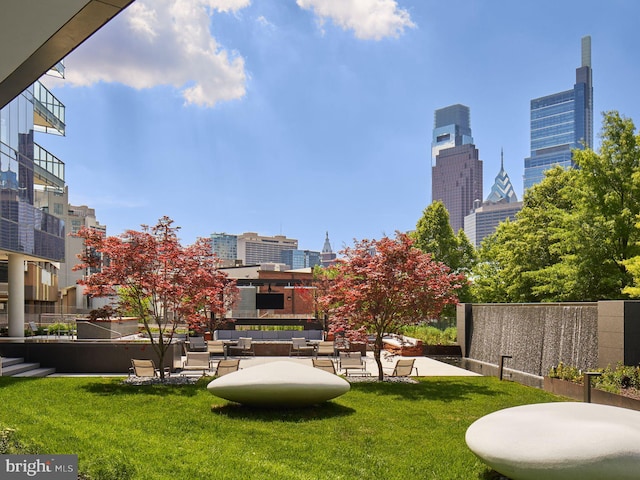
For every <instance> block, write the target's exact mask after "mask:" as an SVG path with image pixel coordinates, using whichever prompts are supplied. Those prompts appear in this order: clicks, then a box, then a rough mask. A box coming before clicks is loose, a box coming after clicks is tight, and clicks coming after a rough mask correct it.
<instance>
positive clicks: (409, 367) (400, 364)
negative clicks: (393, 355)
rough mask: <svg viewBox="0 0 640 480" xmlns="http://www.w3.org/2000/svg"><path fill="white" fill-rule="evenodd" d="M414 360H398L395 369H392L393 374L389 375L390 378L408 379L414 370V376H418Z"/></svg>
mask: <svg viewBox="0 0 640 480" xmlns="http://www.w3.org/2000/svg"><path fill="white" fill-rule="evenodd" d="M415 361H416V360H415V358H400V359H398V361H397V362H396V365H395V367H393V372H392V373H391V374H390V375H389V376H390V377H409V376H411V372H413V370H414V369H415V371H416V376H417V375H418V367H414V366H413V364H414V363H415Z"/></svg>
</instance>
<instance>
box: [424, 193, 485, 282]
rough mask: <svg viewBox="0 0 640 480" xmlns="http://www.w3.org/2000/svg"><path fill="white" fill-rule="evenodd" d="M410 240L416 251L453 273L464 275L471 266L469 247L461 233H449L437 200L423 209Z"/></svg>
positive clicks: (446, 214) (445, 215) (472, 256)
mask: <svg viewBox="0 0 640 480" xmlns="http://www.w3.org/2000/svg"><path fill="white" fill-rule="evenodd" d="M411 238H412V239H413V241H414V244H415V246H416V247H417V248H419V249H420V250H422V251H423V252H424V253H430V254H431V255H433V259H434V260H436V261H438V262H442V263H444V264H445V265H446V266H448V267H449V268H450V269H451V270H453V271H454V272H468V271H469V270H470V269H471V267H472V266H473V263H474V262H475V249H474V248H473V245H471V243H470V242H469V239H468V238H467V236H466V235H465V233H464V231H463V230H460V231H459V232H458V234H457V235H456V234H455V233H454V232H453V229H452V228H451V224H450V223H449V212H447V209H446V207H445V206H444V203H442V202H441V201H439V200H436V201H435V202H433V203H431V205H429V206H428V207H427V208H425V209H424V211H423V212H422V217H420V219H419V220H418V223H417V224H416V229H415V230H414V231H413V232H412V233H411Z"/></svg>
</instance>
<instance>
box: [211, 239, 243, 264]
mask: <svg viewBox="0 0 640 480" xmlns="http://www.w3.org/2000/svg"><path fill="white" fill-rule="evenodd" d="M211 250H212V251H213V253H215V254H216V256H217V257H218V259H219V260H220V262H221V266H223V267H233V266H235V265H236V263H237V259H238V236H237V235H229V234H228V233H212V234H211Z"/></svg>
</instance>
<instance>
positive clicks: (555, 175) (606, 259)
mask: <svg viewBox="0 0 640 480" xmlns="http://www.w3.org/2000/svg"><path fill="white" fill-rule="evenodd" d="M634 132H635V127H634V126H633V123H632V122H631V121H630V120H627V119H624V118H622V117H620V115H619V114H618V113H617V112H608V113H605V114H604V120H603V129H602V134H601V137H602V147H601V149H600V151H599V153H596V152H594V151H592V150H588V149H587V150H576V151H574V159H575V162H576V165H577V167H578V168H576V169H569V170H564V169H562V168H560V167H557V168H555V169H551V170H549V171H548V172H547V173H546V176H545V179H544V180H543V181H542V182H540V183H539V184H537V185H535V186H534V187H532V188H531V189H530V190H529V191H527V192H526V194H525V198H524V205H523V208H522V210H521V211H520V212H519V213H518V215H517V217H516V220H515V221H514V222H512V223H506V224H502V225H501V226H500V227H499V228H498V229H497V230H496V233H495V234H494V236H493V237H491V239H490V240H489V241H487V242H485V243H484V244H483V245H482V247H481V249H480V252H479V257H480V261H479V263H478V265H477V267H476V268H475V270H474V275H473V278H474V286H473V287H472V291H473V293H474V295H475V296H476V299H477V300H478V301H503V302H536V301H566V300H575V301H580V300H599V299H604V298H621V297H623V296H624V295H625V290H624V289H625V287H626V286H628V285H629V284H630V282H631V275H630V274H629V272H628V271H627V266H626V265H627V264H628V260H629V259H630V258H632V257H633V256H634V255H637V254H638V245H637V243H638V228H637V226H636V225H635V221H636V219H637V217H638V215H639V214H640V182H639V181H638V180H640V155H639V148H638V145H640V141H639V139H638V137H637V136H636V135H635V133H634Z"/></svg>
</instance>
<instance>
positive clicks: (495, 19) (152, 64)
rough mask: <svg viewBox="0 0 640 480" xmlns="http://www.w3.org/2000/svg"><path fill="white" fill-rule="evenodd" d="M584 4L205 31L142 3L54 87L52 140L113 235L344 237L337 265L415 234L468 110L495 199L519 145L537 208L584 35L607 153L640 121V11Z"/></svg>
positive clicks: (85, 49)
mask: <svg viewBox="0 0 640 480" xmlns="http://www.w3.org/2000/svg"><path fill="white" fill-rule="evenodd" d="M573 3H574V2H567V4H564V3H562V4H557V3H556V2H554V3H552V2H550V1H542V2H538V3H536V4H535V5H533V4H531V5H519V4H514V2H507V1H499V2H494V3H492V4H490V5H485V4H475V3H470V2H466V1H457V2H453V3H452V4H447V5H441V4H439V3H438V2H433V3H432V2H422V1H417V0H415V1H397V2H392V1H386V0H372V1H371V2H370V5H377V6H378V7H379V8H378V9H377V10H376V9H374V8H371V9H366V8H362V9H356V8H355V7H354V8H353V9H350V8H349V5H351V4H345V5H346V6H345V7H344V8H343V9H337V8H333V7H335V4H333V3H331V2H328V1H321V0H298V1H297V2H295V1H293V0H291V1H290V2H275V1H264V2H252V3H250V2H248V1H247V0H238V1H236V2H233V1H229V2H225V3H224V5H226V6H227V10H226V11H218V10H216V11H214V13H213V14H211V16H210V17H209V16H208V15H207V9H206V8H205V7H204V3H203V2H196V1H194V2H193V3H192V4H193V8H192V9H190V10H189V11H188V12H186V11H184V12H183V11H176V10H173V11H170V10H169V7H170V6H171V5H174V4H173V3H168V2H165V1H159V0H158V1H156V2H147V1H143V0H138V1H136V2H135V3H134V4H133V5H132V6H131V7H129V8H128V9H127V10H126V11H125V12H124V13H123V14H122V15H121V16H120V17H119V18H117V19H115V20H114V21H113V22H112V23H110V24H109V25H107V26H106V27H105V28H104V29H103V30H101V31H99V32H98V33H97V34H96V35H95V36H94V37H92V38H91V39H89V40H88V41H87V42H86V43H85V44H83V45H81V46H80V47H79V48H78V49H77V50H76V51H75V52H74V53H72V54H71V55H70V56H69V57H68V59H67V61H66V65H67V76H68V78H67V81H66V82H65V83H64V84H61V85H58V84H55V85H52V89H53V92H54V94H55V95H56V96H58V98H60V100H61V101H62V102H63V103H65V105H67V107H68V116H67V137H66V138H62V139H58V138H46V139H43V140H42V143H43V146H45V148H48V149H49V148H50V150H51V151H54V152H56V155H58V156H59V158H60V159H61V160H62V161H64V162H65V164H66V173H67V184H68V185H69V193H70V201H71V203H72V204H74V205H88V206H89V207H91V208H95V210H96V216H97V219H98V220H99V221H100V223H102V224H105V225H106V226H107V228H108V233H109V234H110V235H116V234H119V233H121V232H122V231H123V230H125V229H139V227H140V224H142V223H144V224H154V223H155V222H156V220H157V219H158V218H160V217H161V216H163V215H168V216H170V217H171V218H173V219H174V221H175V223H176V225H179V226H180V227H181V237H182V238H183V241H184V242H185V243H191V242H192V241H194V240H195V238H196V237H208V236H209V235H210V234H211V233H213V232H220V231H226V232H234V233H241V232H246V231H255V232H259V233H260V234H261V235H280V234H282V235H286V236H287V237H291V238H296V239H298V241H299V245H300V248H302V249H310V250H321V248H322V244H323V241H324V239H325V233H326V232H327V231H328V233H329V237H330V239H331V243H332V245H333V249H334V251H339V250H340V249H342V248H343V246H345V245H351V243H352V240H353V239H354V238H357V239H362V238H379V237H380V236H382V235H383V234H387V235H393V234H394V231H395V230H401V231H406V230H410V229H412V228H414V227H415V223H416V222H417V220H418V219H419V218H420V216H421V215H422V211H423V210H424V209H425V208H426V207H427V206H428V205H429V203H430V201H431V171H430V170H431V168H430V167H431V161H430V160H431V132H432V130H433V128H434V124H433V112H434V111H435V110H437V109H439V108H442V107H445V106H447V105H453V104H463V105H466V106H468V107H469V108H470V110H471V123H472V124H473V137H474V144H475V145H476V146H477V148H478V149H479V152H480V159H481V160H482V161H483V163H484V190H485V191H489V190H490V188H491V184H492V183H493V179H494V177H495V174H496V173H497V172H498V171H499V170H500V151H501V149H502V148H503V149H504V168H505V170H506V171H507V172H508V174H509V176H510V178H511V181H512V183H513V185H514V188H515V190H516V194H517V196H518V197H519V198H522V175H523V169H524V158H526V157H527V156H529V153H530V152H529V146H530V139H529V106H530V105H529V104H530V101H531V99H533V98H538V97H541V96H544V95H547V94H549V93H552V92H558V91H562V90H564V89H566V88H568V87H570V86H571V85H573V83H574V79H575V71H574V69H575V67H576V66H577V65H579V60H580V56H579V55H580V39H581V38H582V37H584V36H585V35H590V36H591V37H592V41H593V45H592V58H593V64H594V65H595V68H594V73H593V76H594V80H593V84H594V131H595V133H596V138H595V139H594V140H595V142H594V143H595V147H596V148H597V146H598V145H599V139H598V138H597V133H598V132H599V131H600V125H601V118H602V117H601V112H602V111H604V110H618V111H620V112H621V114H623V115H625V116H627V117H630V118H632V119H633V120H635V122H636V124H638V123H640V104H639V103H640V101H639V100H637V99H636V96H635V95H634V86H635V85H636V84H637V82H638V80H640V67H639V66H638V65H636V63H637V62H635V61H634V60H635V56H634V53H635V50H636V49H635V48H634V47H635V45H636V43H637V40H636V39H635V37H634V31H635V30H634V19H635V18H637V17H638V13H640V5H636V4H630V3H629V2H621V1H620V2H618V1H614V2H612V3H611V4H608V5H603V4H601V2H596V1H586V2H581V3H580V5H581V7H580V9H576V8H575V6H574V5H573ZM214 4H216V2H213V3H212V5H214ZM359 4H360V5H366V4H364V3H363V2H359ZM175 5H179V4H175ZM175 5H174V6H175ZM221 5H222V4H221ZM374 11H375V12H377V15H378V17H377V20H378V21H376V22H372V21H371V15H373V14H372V13H371V12H374ZM451 12H456V15H455V17H454V18H453V17H451V16H450V13H451ZM550 12H553V13H554V14H553V15H551V14H550ZM445 19H450V20H451V22H455V24H456V31H455V35H454V34H452V33H451V32H452V31H451V28H450V27H451V26H450V25H449V24H448V22H447V21H444V20H445ZM567 19H570V21H568V20H567ZM172 25H173V26H175V27H176V28H174V27H173V26H172ZM178 27H180V32H179V33H177V32H178ZM187 27H192V28H187ZM189 34H190V35H192V36H191V37H187V35H189ZM125 45H126V46H125ZM181 45H192V46H197V47H198V48H192V49H189V48H186V47H184V48H182V47H181ZM194 51H195V52H196V53H193V52H194ZM194 55H195V56H194ZM142 59H144V60H142ZM205 79H212V80H211V81H209V82H208V83H207V82H206V80H205ZM74 85H75V86H74ZM47 137H52V136H47Z"/></svg>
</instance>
